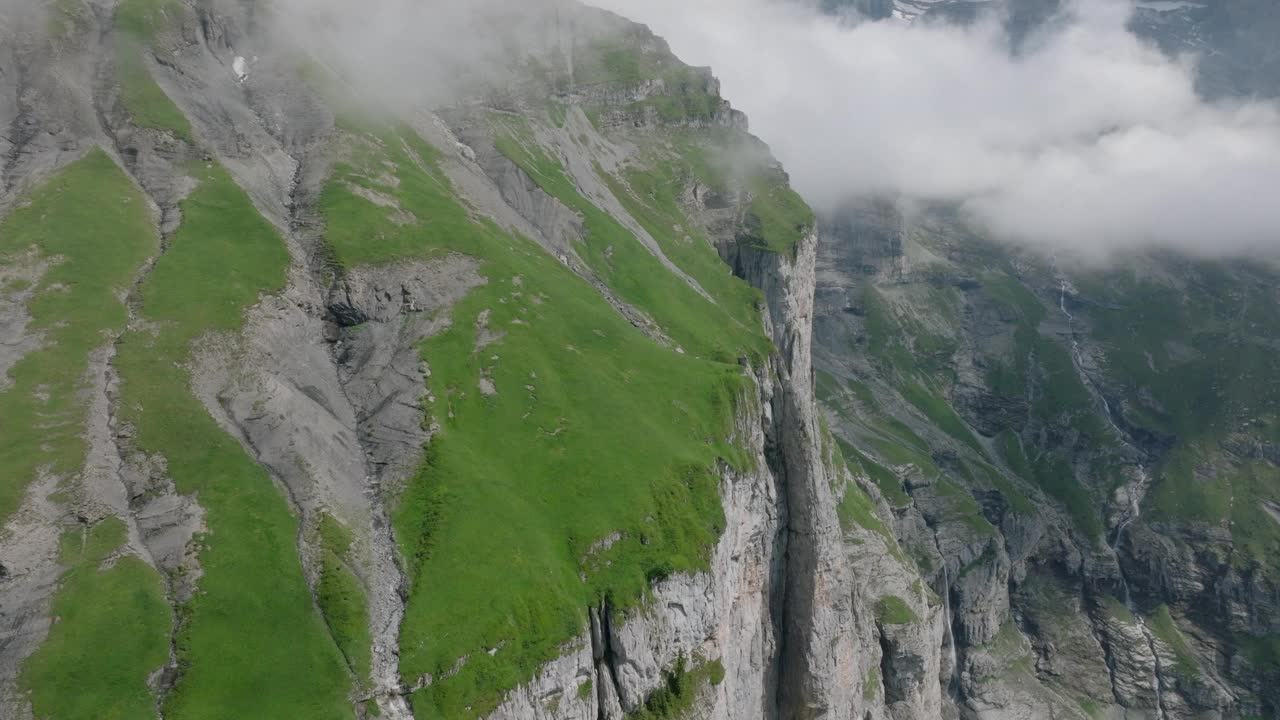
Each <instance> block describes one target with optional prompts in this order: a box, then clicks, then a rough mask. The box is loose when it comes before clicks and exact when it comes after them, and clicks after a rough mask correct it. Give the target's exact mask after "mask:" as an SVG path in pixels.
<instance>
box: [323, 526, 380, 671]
mask: <svg viewBox="0 0 1280 720" xmlns="http://www.w3.org/2000/svg"><path fill="white" fill-rule="evenodd" d="M318 534H319V536H320V538H319V540H320V542H319V546H320V553H321V557H320V579H319V581H318V582H317V584H316V604H318V605H319V606H320V612H321V613H323V614H324V619H325V622H326V623H328V625H329V632H331V633H332V634H333V639H334V641H335V642H337V644H338V648H339V649H340V650H342V655H343V657H345V658H346V660H347V666H348V667H350V668H351V672H353V673H355V675H356V677H357V678H359V679H360V680H361V681H362V682H364V681H367V680H369V672H370V667H371V662H372V660H371V654H372V650H373V644H372V640H371V639H370V633H369V599H368V597H366V595H365V592H364V587H363V586H362V585H361V584H360V579H359V578H358V577H356V574H355V573H354V572H353V571H352V570H351V567H350V565H349V562H350V559H349V558H350V554H351V543H352V542H354V540H355V537H354V536H353V535H352V534H351V531H350V530H348V529H347V528H345V527H343V525H342V523H340V522H338V521H337V520H336V519H335V518H334V517H333V516H332V515H328V514H325V515H323V516H322V517H321V518H320V523H319V528H318Z"/></svg>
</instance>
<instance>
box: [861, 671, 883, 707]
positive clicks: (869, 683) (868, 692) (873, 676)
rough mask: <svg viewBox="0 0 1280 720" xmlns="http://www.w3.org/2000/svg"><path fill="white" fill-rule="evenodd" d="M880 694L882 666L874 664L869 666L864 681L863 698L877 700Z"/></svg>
mask: <svg viewBox="0 0 1280 720" xmlns="http://www.w3.org/2000/svg"><path fill="white" fill-rule="evenodd" d="M879 696H880V668H879V667H877V666H875V665H872V666H871V667H869V668H867V676H866V677H865V678H864V679H863V681H862V699H863V700H875V699H876V698H877V697H879Z"/></svg>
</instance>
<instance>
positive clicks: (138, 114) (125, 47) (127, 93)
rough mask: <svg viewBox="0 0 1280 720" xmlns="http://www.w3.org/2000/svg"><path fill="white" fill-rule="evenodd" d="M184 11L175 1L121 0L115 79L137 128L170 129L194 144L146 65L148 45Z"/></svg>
mask: <svg viewBox="0 0 1280 720" xmlns="http://www.w3.org/2000/svg"><path fill="white" fill-rule="evenodd" d="M185 12H186V8H185V7H184V6H183V5H182V3H180V2H177V0H124V1H123V2H121V3H120V5H119V7H118V8H117V10H116V18H115V25H116V29H117V30H118V32H117V33H116V79H117V81H118V82H119V83H120V101H121V102H122V103H123V104H124V106H125V108H126V109H127V110H128V111H129V116H130V117H131V118H133V123H134V124H135V125H137V126H139V127H144V128H154V129H157V130H169V131H171V132H173V133H174V134H175V135H177V136H178V137H179V138H181V139H183V140H186V141H187V142H193V135H192V132H191V123H190V121H188V120H187V118H186V116H185V115H183V114H182V111H181V110H179V109H178V106H177V105H175V104H174V103H173V101H172V100H170V99H169V96H167V95H165V94H164V91H163V90H161V89H160V86H159V85H157V84H156V81H155V79H153V78H152V77H151V72H150V71H149V70H148V69H147V64H146V52H147V50H146V46H147V43H148V42H149V41H150V40H151V39H152V38H153V37H154V36H155V35H156V34H157V33H158V32H159V31H160V30H161V29H162V28H164V27H166V26H172V25H174V24H176V23H177V22H178V21H179V20H180V18H181V16H182V15H183V14H184V13H185Z"/></svg>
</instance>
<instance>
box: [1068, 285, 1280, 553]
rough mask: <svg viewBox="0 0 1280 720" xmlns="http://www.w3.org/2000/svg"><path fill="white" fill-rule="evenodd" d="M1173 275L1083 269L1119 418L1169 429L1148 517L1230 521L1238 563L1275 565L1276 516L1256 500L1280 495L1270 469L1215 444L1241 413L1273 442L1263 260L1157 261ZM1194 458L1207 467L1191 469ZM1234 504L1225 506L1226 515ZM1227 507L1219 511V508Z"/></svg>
mask: <svg viewBox="0 0 1280 720" xmlns="http://www.w3.org/2000/svg"><path fill="white" fill-rule="evenodd" d="M1165 262H1166V263H1167V267H1165V268H1163V270H1165V271H1167V272H1168V273H1169V274H1170V275H1172V276H1174V277H1176V278H1177V280H1178V282H1177V284H1174V283H1163V282H1159V281H1157V280H1154V279H1151V278H1149V277H1145V276H1140V275H1138V274H1136V273H1133V272H1131V271H1128V270H1124V269H1119V270H1115V271H1112V272H1109V273H1106V274H1102V275H1099V276H1097V277H1094V278H1091V280H1092V283H1093V284H1092V285H1091V286H1090V287H1089V291H1090V293H1092V294H1093V295H1094V296H1095V297H1097V299H1098V300H1099V301H1100V302H1099V304H1100V307H1099V308H1098V309H1096V310H1095V311H1093V313H1092V315H1091V318H1092V320H1093V324H1094V327H1095V333H1096V335H1097V337H1098V339H1099V340H1100V341H1101V342H1103V343H1106V345H1105V346H1106V347H1107V357H1106V364H1107V370H1108V373H1109V374H1111V375H1112V376H1113V377H1114V378H1115V379H1116V380H1117V381H1118V382H1119V383H1120V384H1121V385H1122V389H1123V392H1124V394H1125V401H1126V402H1125V408H1126V417H1127V419H1128V420H1129V421H1130V422H1131V423H1134V424H1138V425H1141V426H1143V427H1145V428H1148V429H1151V430H1153V431H1155V432H1158V433H1163V434H1165V435H1167V436H1169V437H1172V438H1176V440H1177V444H1176V446H1175V447H1174V448H1173V450H1172V452H1170V453H1169V454H1168V455H1167V456H1166V457H1165V458H1164V459H1163V462H1162V463H1161V464H1160V466H1159V467H1158V468H1156V472H1155V476H1156V483H1155V485H1154V487H1153V488H1152V491H1151V493H1150V494H1149V495H1148V500H1147V502H1148V503H1149V505H1150V506H1151V510H1152V516H1153V517H1154V518H1158V519H1160V520H1164V521H1169V522H1191V523H1211V524H1218V523H1225V522H1227V520H1228V519H1230V521H1231V530H1232V537H1233V540H1234V541H1235V549H1236V557H1235V558H1233V562H1234V563H1235V564H1237V565H1238V566H1248V565H1250V564H1258V565H1262V566H1264V567H1274V566H1275V557H1276V553H1277V551H1280V525H1277V524H1276V523H1275V522H1274V521H1273V520H1272V519H1271V518H1270V517H1268V516H1267V515H1266V513H1265V511H1264V510H1262V507H1261V506H1262V503H1263V502H1264V501H1267V500H1271V501H1275V500H1277V498H1280V490H1278V489H1277V487H1276V484H1275V483H1274V481H1269V480H1267V478H1268V477H1270V478H1272V479H1273V478H1274V476H1275V469H1274V467H1271V466H1269V465H1267V464H1265V463H1262V462H1254V461H1246V462H1238V463H1237V462H1231V461H1230V459H1229V458H1226V457H1223V454H1222V453H1220V452H1219V451H1218V449H1217V446H1218V445H1219V443H1220V442H1221V441H1222V440H1224V439H1225V438H1226V437H1227V436H1228V434H1229V433H1230V432H1232V431H1240V430H1241V429H1242V425H1243V424H1244V422H1245V421H1254V420H1261V421H1262V423H1258V424H1253V425H1252V426H1251V427H1249V428H1248V429H1247V431H1245V432H1247V433H1248V434H1249V435H1252V436H1254V437H1256V438H1258V439H1260V440H1262V441H1264V442H1272V443H1274V442H1277V441H1280V430H1278V428H1280V425H1278V424H1277V420H1278V419H1280V418H1277V415H1276V413H1275V410H1274V408H1276V407H1280V384H1278V383H1277V382H1276V378H1278V377H1280V355H1278V354H1277V353H1276V352H1275V342H1276V340H1277V338H1280V316H1277V315H1276V313H1274V312H1273V311H1272V310H1271V308H1273V306H1274V288H1275V285H1276V282H1277V279H1276V274H1275V272H1274V271H1273V270H1271V269H1269V268H1267V267H1266V266H1265V265H1258V264H1255V263H1247V262H1230V261H1220V262H1206V261H1199V260H1172V259H1166V260H1165ZM1198 466H1202V467H1204V468H1206V469H1208V470H1209V472H1197V471H1196V468H1197V467H1198ZM1232 508H1234V512H1232V510H1231V509H1232ZM1228 516H1230V517H1228Z"/></svg>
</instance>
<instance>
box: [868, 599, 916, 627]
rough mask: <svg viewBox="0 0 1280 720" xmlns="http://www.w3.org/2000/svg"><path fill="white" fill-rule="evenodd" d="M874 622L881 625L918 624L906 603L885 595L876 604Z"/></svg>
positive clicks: (914, 614)
mask: <svg viewBox="0 0 1280 720" xmlns="http://www.w3.org/2000/svg"><path fill="white" fill-rule="evenodd" d="M876 620H877V621H878V622H880V623H881V624H883V625H910V624H912V623H917V622H920V618H919V617H918V616H917V615H916V613H915V611H914V610H912V609H911V606H909V605H907V601H906V600H903V599H902V598H900V597H898V596H896V595H885V596H884V597H882V598H880V600H879V602H877V603H876Z"/></svg>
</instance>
